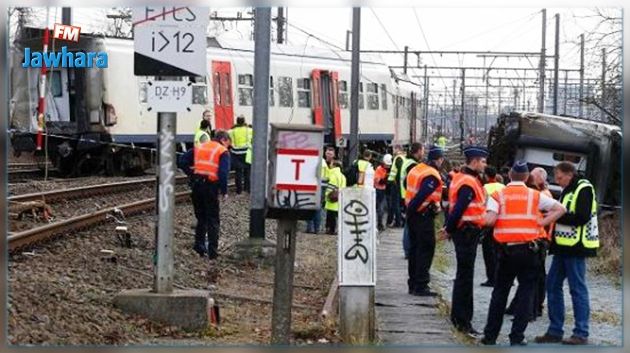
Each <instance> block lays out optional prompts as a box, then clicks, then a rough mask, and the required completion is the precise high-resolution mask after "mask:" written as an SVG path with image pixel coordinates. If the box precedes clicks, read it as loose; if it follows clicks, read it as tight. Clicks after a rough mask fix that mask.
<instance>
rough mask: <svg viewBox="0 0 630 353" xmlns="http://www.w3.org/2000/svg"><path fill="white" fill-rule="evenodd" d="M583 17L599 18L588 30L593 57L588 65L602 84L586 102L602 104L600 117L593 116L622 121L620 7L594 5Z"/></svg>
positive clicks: (590, 56)
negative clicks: (595, 6) (597, 6)
mask: <svg viewBox="0 0 630 353" xmlns="http://www.w3.org/2000/svg"><path fill="white" fill-rule="evenodd" d="M584 17H589V18H594V19H596V20H597V24H596V25H595V26H594V27H593V29H592V30H590V31H589V32H587V33H585V47H586V54H587V56H588V57H589V58H591V59H590V60H589V62H588V63H587V67H586V69H587V70H588V72H590V73H591V74H592V75H594V76H595V77H598V78H599V84H598V85H597V88H596V90H595V91H594V94H593V95H592V96H591V97H586V98H587V99H586V100H587V102H589V103H590V104H593V105H595V106H597V107H598V108H599V109H598V110H599V114H596V115H597V117H591V118H600V119H601V118H603V119H602V120H604V121H608V122H612V123H616V124H621V116H622V107H623V96H622V86H623V76H622V71H621V69H622V67H621V65H622V55H623V37H622V32H623V23H622V22H623V18H622V13H621V10H620V9H615V8H605V9H601V8H595V9H593V10H592V12H591V14H589V15H587V16H584ZM604 53H605V54H604ZM604 55H605V58H604ZM603 65H605V66H603ZM602 73H603V74H602ZM602 79H603V80H602Z"/></svg>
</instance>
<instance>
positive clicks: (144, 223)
mask: <svg viewBox="0 0 630 353" xmlns="http://www.w3.org/2000/svg"><path fill="white" fill-rule="evenodd" d="M248 209H249V205H248V198H247V196H245V195H243V196H232V197H231V198H230V200H229V201H228V202H225V203H223V204H222V210H221V237H220V254H221V256H220V257H219V261H218V265H217V269H218V272H219V278H218V280H217V282H216V284H215V285H214V287H211V286H210V283H209V281H208V276H207V272H208V260H207V259H202V258H200V257H199V256H198V255H197V254H196V253H194V252H193V251H192V250H191V246H192V242H193V232H194V231H193V229H192V228H191V225H193V224H194V217H193V211H192V207H191V205H190V204H189V203H183V204H178V205H177V209H176V224H175V239H174V241H175V271H176V275H175V279H174V282H175V285H176V286H177V287H180V288H195V289H211V290H212V291H214V293H215V295H214V297H215V299H216V301H217V302H218V304H219V306H220V313H221V318H222V324H221V325H220V327H219V328H218V329H214V328H213V329H208V330H207V331H205V332H186V331H183V330H180V329H178V328H175V327H168V326H165V325H160V324H156V323H152V322H149V321H148V320H146V319H143V318H140V317H136V316H129V315H126V314H124V313H122V312H120V311H119V310H117V309H116V308H114V307H113V305H112V300H113V297H114V296H115V295H116V294H117V293H118V292H120V291H121V290H123V289H131V288H148V287H150V286H151V285H152V265H151V263H152V260H151V259H152V256H153V246H154V245H153V244H154V237H155V235H154V230H155V223H154V216H153V215H150V214H146V215H143V216H136V217H133V218H130V219H128V223H129V229H130V231H131V234H132V239H133V247H131V248H126V247H123V246H122V245H121V244H120V243H119V241H118V239H117V238H116V235H115V234H114V232H113V229H114V227H115V225H114V224H112V223H110V224H104V225H102V226H100V227H98V228H93V229H89V230H86V231H83V232H79V233H77V234H68V235H65V236H63V237H62V238H61V239H58V240H56V241H54V242H49V243H48V244H44V245H40V246H37V247H35V248H33V249H29V251H28V252H24V253H18V254H15V255H12V256H11V258H10V259H9V319H8V321H9V329H8V338H9V342H10V344H12V345H75V344H81V345H112V344H113V345H134V344H175V345H182V344H183V345H187V344H192V345H198V344H203V345H215V344H220V345H226V344H227V345H230V344H267V343H269V341H270V334H271V304H270V303H271V299H272V293H273V266H272V265H264V264H261V263H258V262H250V261H237V260H235V259H233V258H232V256H231V252H232V250H233V249H234V244H235V243H236V242H237V241H239V240H242V239H244V238H245V237H247V229H248V217H249V215H248V212H243V210H248ZM274 232H275V221H272V220H269V221H268V222H267V227H266V234H267V238H274V237H273V235H274ZM102 250H111V251H113V254H107V253H105V252H102ZM296 258H297V260H296V264H295V281H294V283H295V285H296V287H295V289H294V305H296V306H298V307H297V308H294V309H293V325H292V328H293V334H294V340H293V342H294V343H296V344H309V343H328V342H336V341H338V338H337V336H336V331H335V325H334V323H333V324H332V325H331V324H324V323H322V321H321V320H320V318H319V312H320V311H321V309H322V307H323V305H324V302H325V299H326V296H327V294H328V290H329V287H330V284H331V282H332V280H333V277H334V275H335V271H336V237H333V236H325V235H307V234H301V233H300V234H298V242H297V256H296Z"/></svg>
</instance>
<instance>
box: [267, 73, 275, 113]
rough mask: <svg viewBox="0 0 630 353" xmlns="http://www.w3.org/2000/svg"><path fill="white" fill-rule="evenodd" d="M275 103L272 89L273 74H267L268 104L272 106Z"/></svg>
mask: <svg viewBox="0 0 630 353" xmlns="http://www.w3.org/2000/svg"><path fill="white" fill-rule="evenodd" d="M275 104H276V100H275V93H274V89H273V76H269V106H270V107H273V106H274V105H275Z"/></svg>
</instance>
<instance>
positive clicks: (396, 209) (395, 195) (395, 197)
mask: <svg viewBox="0 0 630 353" xmlns="http://www.w3.org/2000/svg"><path fill="white" fill-rule="evenodd" d="M387 190H388V196H389V198H388V203H389V204H388V207H387V209H388V211H387V224H393V225H394V226H396V227H402V224H403V218H402V206H401V205H402V203H403V202H402V200H401V198H400V186H399V185H398V184H397V183H388V184H387Z"/></svg>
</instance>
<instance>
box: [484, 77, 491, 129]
mask: <svg viewBox="0 0 630 353" xmlns="http://www.w3.org/2000/svg"><path fill="white" fill-rule="evenodd" d="M489 88H490V81H488V76H486V109H485V110H486V111H485V113H486V114H485V117H484V119H483V120H484V126H485V128H486V131H488V98H489V95H490V94H489V93H488V89H489Z"/></svg>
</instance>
